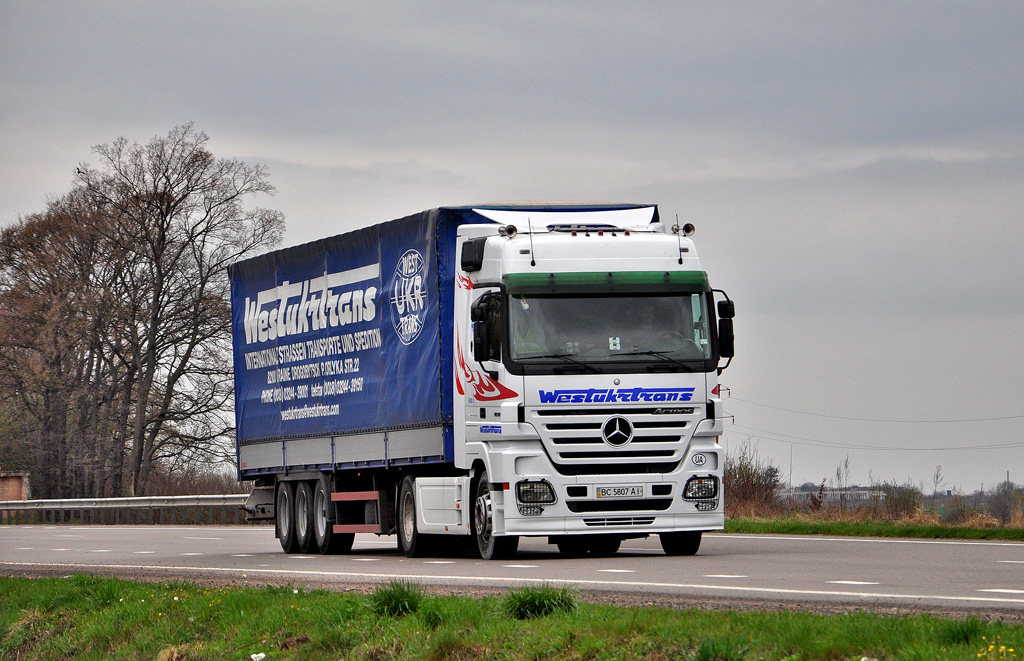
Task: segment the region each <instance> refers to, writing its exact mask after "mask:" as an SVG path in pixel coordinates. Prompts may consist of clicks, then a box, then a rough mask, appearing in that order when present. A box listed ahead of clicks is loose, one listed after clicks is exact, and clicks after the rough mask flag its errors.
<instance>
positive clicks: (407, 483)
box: [395, 475, 434, 558]
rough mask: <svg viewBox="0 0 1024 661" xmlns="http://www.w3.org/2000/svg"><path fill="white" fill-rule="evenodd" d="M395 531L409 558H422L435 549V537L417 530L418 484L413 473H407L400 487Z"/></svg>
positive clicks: (401, 547) (401, 548)
mask: <svg viewBox="0 0 1024 661" xmlns="http://www.w3.org/2000/svg"><path fill="white" fill-rule="evenodd" d="M397 515H398V516H397V518H398V520H397V521H396V524H395V532H397V533H398V548H399V549H400V550H401V551H402V553H404V554H405V555H406V557H408V558H422V557H423V556H426V555H430V554H431V553H432V552H433V550H434V545H433V539H432V538H431V536H430V535H423V534H421V533H420V532H419V531H418V530H416V486H415V480H413V477H412V476H411V475H406V476H405V479H404V480H402V486H401V487H400V488H399V489H398V512H397Z"/></svg>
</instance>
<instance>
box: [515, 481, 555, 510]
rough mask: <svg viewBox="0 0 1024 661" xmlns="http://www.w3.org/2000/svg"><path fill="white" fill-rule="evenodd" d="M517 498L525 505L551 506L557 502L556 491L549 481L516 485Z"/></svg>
mask: <svg viewBox="0 0 1024 661" xmlns="http://www.w3.org/2000/svg"><path fill="white" fill-rule="evenodd" d="M516 498H517V499H518V500H519V502H520V503H524V504H525V503H530V504H534V503H536V504H538V505H550V504H551V503H553V502H555V490H554V489H553V488H552V487H551V483H550V482H548V481H547V480H538V481H536V482H530V481H529V480H525V481H523V482H520V483H519V484H517V485H516Z"/></svg>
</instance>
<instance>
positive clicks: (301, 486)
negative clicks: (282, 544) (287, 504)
mask: <svg viewBox="0 0 1024 661" xmlns="http://www.w3.org/2000/svg"><path fill="white" fill-rule="evenodd" d="M312 484H313V483H312V482H299V483H298V484H296V485H295V545H296V546H298V547H299V553H313V552H315V550H316V539H314V537H313V525H314V522H313V486H312Z"/></svg>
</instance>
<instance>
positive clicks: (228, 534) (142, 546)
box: [0, 525, 1024, 621]
mask: <svg viewBox="0 0 1024 661" xmlns="http://www.w3.org/2000/svg"><path fill="white" fill-rule="evenodd" d="M451 548H452V549H453V551H454V550H456V549H457V548H458V545H457V544H452V546H451ZM78 572H88V573H100V574H109V575H116V576H123V577H127V578H143V579H157V580H179V579H181V580H212V581H217V582H224V583H237V584H257V585H258V584H266V583H275V584H280V583H294V584H306V585H313V586H316V587H328V588H332V589H366V588H367V587H369V586H372V585H375V584H378V583H380V582H381V581H386V580H388V579H391V578H402V579H407V580H412V581H416V582H418V583H422V584H424V585H429V586H433V587H434V588H436V589H439V590H441V591H448V592H471V593H472V592H479V591H484V592H486V591H491V590H502V591H503V590H507V589H508V588H510V587H515V586H522V585H528V584H536V583H543V582H546V583H551V584H557V585H561V584H570V585H574V586H576V587H577V588H578V589H579V590H580V591H581V592H583V593H585V594H587V595H590V596H591V597H592V598H595V599H596V600H599V601H612V602H621V603H633V604H636V603H666V604H680V605H697V606H704V605H708V606H712V607H719V608H721V607H726V608H733V607H740V608H750V607H770V608H776V607H777V608H799V609H806V610H812V611H826V612H827V611H834V610H837V609H849V608H864V609H870V610H879V609H882V610H886V611H895V612H901V611H913V612H916V611H931V612H950V613H962V612H969V613H973V614H978V615H981V616H996V617H1003V618H1005V619H1013V620H1018V621H1019V620H1024V544H1022V543H1015V542H965V541H943V540H906V539H877V538H830V537H803V536H781V535H736V534H732V535H724V534H708V535H705V536H704V542H703V544H702V545H701V548H700V552H699V553H698V554H697V555H696V556H694V557H667V556H665V555H664V554H663V553H662V552H661V548H660V545H659V544H658V541H657V538H653V537H652V538H650V539H646V540H628V541H626V542H624V543H623V546H622V550H620V552H619V553H617V554H616V555H614V556H611V557H608V558H584V559H565V558H563V557H561V556H560V555H559V553H558V551H557V549H556V548H555V547H554V546H552V545H548V544H547V543H546V542H545V541H544V540H540V539H524V540H522V543H521V544H520V551H519V554H518V555H517V556H516V557H515V558H514V559H512V560H501V561H489V562H486V561H483V560H480V559H479V557H472V556H470V555H462V554H458V553H456V552H453V553H452V554H450V555H448V556H446V557H436V558H417V559H409V558H406V557H405V556H404V555H402V554H401V553H399V552H397V550H396V549H395V538H394V537H376V536H374V535H358V536H357V537H356V542H355V546H354V547H353V550H352V553H350V554H347V555H336V556H321V555H286V554H284V553H282V552H281V550H280V546H279V545H278V543H277V540H276V539H274V533H273V529H272V528H269V527H234V526H203V527H183V526H81V527H76V526H6V525H5V526H0V573H2V574H5V575H54V574H57V575H64V574H70V573H78Z"/></svg>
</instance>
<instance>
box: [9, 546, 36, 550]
mask: <svg viewBox="0 0 1024 661" xmlns="http://www.w3.org/2000/svg"><path fill="white" fill-rule="evenodd" d="M14 550H15V551H34V550H35V549H34V548H32V547H31V546H19V547H18V548H16V549H14Z"/></svg>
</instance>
